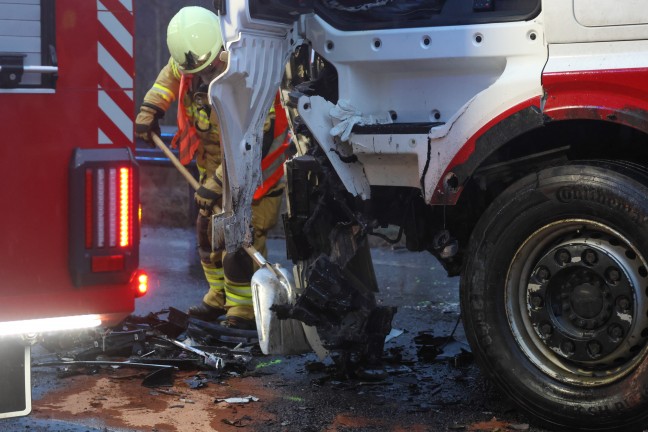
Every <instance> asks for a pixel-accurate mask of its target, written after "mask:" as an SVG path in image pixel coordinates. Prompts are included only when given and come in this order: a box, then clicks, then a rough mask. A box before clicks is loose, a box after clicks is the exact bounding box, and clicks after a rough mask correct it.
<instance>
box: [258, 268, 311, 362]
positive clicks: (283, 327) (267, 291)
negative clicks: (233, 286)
mask: <svg viewBox="0 0 648 432" xmlns="http://www.w3.org/2000/svg"><path fill="white" fill-rule="evenodd" d="M274 270H275V272H280V274H281V278H279V277H277V275H276V274H275V272H273V271H272V270H270V269H268V268H267V267H263V268H261V269H259V270H257V271H256V272H255V273H254V276H252V301H253V304H254V315H255V318H256V325H257V331H258V332H259V346H260V347H261V351H262V352H263V353H264V354H277V355H288V354H302V353H305V352H310V351H312V349H311V347H310V345H309V343H308V340H307V339H306V336H305V334H304V329H303V327H302V323H301V322H300V321H297V320H293V319H287V320H280V319H279V318H277V316H276V314H275V313H274V312H273V311H271V310H270V307H271V306H272V305H273V304H276V305H284V304H293V303H294V299H295V288H294V282H293V279H292V275H291V274H290V273H289V272H288V271H286V269H284V268H282V267H280V266H278V265H275V268H274ZM280 279H283V280H280Z"/></svg>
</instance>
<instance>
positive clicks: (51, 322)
mask: <svg viewBox="0 0 648 432" xmlns="http://www.w3.org/2000/svg"><path fill="white" fill-rule="evenodd" d="M100 325H101V319H100V318H99V316H98V315H76V316H67V317H56V318H42V319H33V320H20V321H6V322H0V336H9V335H18V334H30V333H43V332H51V331H59V330H73V329H82V328H92V327H98V326H100Z"/></svg>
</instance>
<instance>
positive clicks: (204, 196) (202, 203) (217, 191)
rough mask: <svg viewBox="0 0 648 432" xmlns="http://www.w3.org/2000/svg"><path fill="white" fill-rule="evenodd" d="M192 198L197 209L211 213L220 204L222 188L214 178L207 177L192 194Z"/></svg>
mask: <svg viewBox="0 0 648 432" xmlns="http://www.w3.org/2000/svg"><path fill="white" fill-rule="evenodd" d="M194 198H195V200H196V204H197V205H198V207H200V208H201V209H203V210H208V211H210V212H211V211H213V209H214V206H220V205H221V203H222V199H223V187H222V186H221V183H220V182H219V181H218V180H216V179H215V178H214V177H207V179H206V180H205V182H204V183H203V184H202V185H201V186H200V187H199V188H198V190H197V191H196V193H195V194H194Z"/></svg>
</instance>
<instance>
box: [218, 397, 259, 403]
mask: <svg viewBox="0 0 648 432" xmlns="http://www.w3.org/2000/svg"><path fill="white" fill-rule="evenodd" d="M258 401H259V398H258V397H256V396H252V395H250V396H244V397H231V398H225V399H220V398H217V399H215V400H214V402H215V403H218V402H227V403H229V404H246V403H250V402H258Z"/></svg>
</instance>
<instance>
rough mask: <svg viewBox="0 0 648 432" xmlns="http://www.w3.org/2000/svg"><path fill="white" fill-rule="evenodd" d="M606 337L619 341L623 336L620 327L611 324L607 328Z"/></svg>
mask: <svg viewBox="0 0 648 432" xmlns="http://www.w3.org/2000/svg"><path fill="white" fill-rule="evenodd" d="M608 335H610V337H611V338H612V339H621V337H622V336H623V329H622V328H621V326H619V325H617V324H613V325H611V326H610V327H608Z"/></svg>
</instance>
